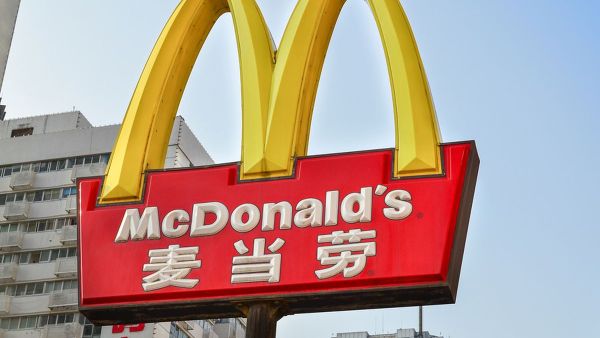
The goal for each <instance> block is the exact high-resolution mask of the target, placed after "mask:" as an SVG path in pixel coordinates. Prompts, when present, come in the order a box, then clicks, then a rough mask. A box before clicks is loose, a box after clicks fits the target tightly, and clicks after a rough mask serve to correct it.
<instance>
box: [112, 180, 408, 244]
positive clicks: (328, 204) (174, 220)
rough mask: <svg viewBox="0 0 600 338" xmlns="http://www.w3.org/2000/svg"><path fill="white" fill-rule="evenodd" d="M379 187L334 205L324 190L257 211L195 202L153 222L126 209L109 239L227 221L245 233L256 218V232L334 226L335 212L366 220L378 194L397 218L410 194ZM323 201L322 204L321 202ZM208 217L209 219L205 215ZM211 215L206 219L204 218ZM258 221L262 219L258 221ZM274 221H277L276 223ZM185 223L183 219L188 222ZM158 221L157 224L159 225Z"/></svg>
mask: <svg viewBox="0 0 600 338" xmlns="http://www.w3.org/2000/svg"><path fill="white" fill-rule="evenodd" d="M387 190H388V188H387V187H386V186H384V185H377V186H376V187H375V191H373V187H363V188H361V189H360V192H352V193H349V194H347V195H346V196H345V197H344V198H343V199H342V201H341V203H340V193H339V191H338V190H333V191H327V192H326V193H325V196H324V198H321V199H318V198H305V199H302V200H300V201H299V202H297V203H296V207H295V214H293V210H294V209H293V206H292V204H291V203H290V202H288V201H281V202H278V203H266V204H263V206H262V208H261V209H262V218H261V211H260V210H261V209H259V208H258V207H257V206H256V205H255V204H252V203H244V204H242V205H239V206H238V207H236V208H235V209H234V210H233V212H232V213H231V217H230V212H229V209H228V208H227V206H226V205H224V204H223V203H220V202H204V203H195V204H194V205H193V207H192V210H193V212H192V217H191V218H190V213H189V212H188V211H186V210H183V209H175V210H171V211H169V212H168V213H167V214H166V215H165V216H164V218H163V220H162V222H160V221H159V213H158V208H157V207H147V208H145V209H144V211H143V213H142V215H141V216H140V212H139V210H138V209H135V208H134V209H127V211H125V214H124V216H123V220H122V221H121V225H120V227H119V231H118V232H117V235H116V237H115V242H116V243H123V242H127V241H128V240H130V239H131V240H142V239H160V238H161V235H160V233H161V231H162V234H163V235H164V236H166V237H168V238H179V237H181V236H183V235H184V234H186V233H189V235H190V236H191V237H201V236H212V235H216V234H218V233H219V232H221V231H222V230H223V228H225V226H226V225H228V224H229V225H230V226H231V227H232V228H233V230H234V231H237V232H239V233H246V232H250V231H252V230H254V229H255V228H256V227H257V226H258V225H259V222H260V223H261V227H260V229H261V230H262V231H274V230H275V228H276V227H278V228H279V229H281V230H289V229H291V228H292V225H294V226H295V227H297V228H306V227H320V226H335V225H338V213H339V214H340V215H341V218H342V220H343V222H345V223H347V224H352V223H370V222H371V220H372V213H373V197H374V196H375V197H382V198H383V200H384V202H385V205H386V207H385V208H383V210H381V212H382V213H383V215H384V217H385V218H387V219H389V220H403V219H405V218H407V217H408V216H409V215H410V214H411V213H412V209H413V208H412V204H411V199H412V197H411V195H410V193H409V192H408V191H406V190H392V191H389V192H387ZM323 200H324V201H325V203H323ZM292 214H293V215H292ZM211 215H212V217H211ZM208 218H212V220H211V222H207V219H208ZM261 219H262V222H261ZM277 219H279V222H278V223H279V224H277ZM190 220H191V223H188V222H190ZM161 225H162V226H161Z"/></svg>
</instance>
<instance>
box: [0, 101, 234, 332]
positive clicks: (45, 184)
mask: <svg viewBox="0 0 600 338" xmlns="http://www.w3.org/2000/svg"><path fill="white" fill-rule="evenodd" d="M118 132H119V125H111V126H103V127H94V126H92V125H91V124H90V123H89V122H88V120H87V119H86V118H85V117H84V116H83V114H81V113H80V112H68V113H61V114H54V115H44V116H36V117H30V118H19V119H12V120H5V121H0V338H16V337H34V338H37V337H40V338H51V337H57V338H58V337H74V338H80V337H84V338H92V337H94V338H95V337H118V338H121V337H161V338H162V337H198V338H217V337H218V338H224V337H227V338H229V337H232V338H236V337H243V333H244V332H245V321H244V320H242V319H224V320H217V321H186V322H174V323H157V324H137V325H133V326H131V325H123V326H118V325H117V326H113V327H103V328H101V327H94V326H93V325H92V324H91V323H89V322H88V321H87V320H86V319H85V318H84V317H83V316H82V315H80V314H79V313H78V311H77V301H78V297H77V257H76V255H77V218H76V212H77V202H76V187H75V181H76V179H77V178H79V177H87V176H100V175H103V174H104V171H105V169H106V166H107V163H108V159H109V157H110V152H111V150H112V147H113V144H114V141H115V138H116V136H117V134H118ZM210 163H212V159H211V158H210V156H209V155H208V153H207V152H206V151H205V150H204V148H203V147H202V145H201V144H200V142H199V141H198V140H197V139H196V138H195V136H194V135H193V133H192V132H191V130H190V129H189V127H188V126H187V125H186V124H185V122H184V120H183V119H182V118H180V117H178V118H177V119H176V121H175V124H174V128H173V131H172V134H171V139H170V143H169V148H168V152H167V157H166V161H165V165H166V167H168V168H178V167H189V166H197V165H206V164H210ZM240 332H241V334H242V335H239V333H240Z"/></svg>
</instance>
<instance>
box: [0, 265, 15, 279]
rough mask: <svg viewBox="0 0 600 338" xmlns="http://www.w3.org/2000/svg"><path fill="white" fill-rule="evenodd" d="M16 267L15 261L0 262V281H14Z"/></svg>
mask: <svg viewBox="0 0 600 338" xmlns="http://www.w3.org/2000/svg"><path fill="white" fill-rule="evenodd" d="M18 268H19V267H18V265H17V263H16V262H12V263H4V264H0V283H7V282H14V281H15V280H16V279H17V269H18Z"/></svg>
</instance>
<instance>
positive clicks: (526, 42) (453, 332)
mask: <svg viewBox="0 0 600 338" xmlns="http://www.w3.org/2000/svg"><path fill="white" fill-rule="evenodd" d="M258 2H259V3H260V5H261V8H262V9H263V12H264V15H265V17H266V20H267V22H268V23H269V26H270V27H271V30H272V33H273V36H274V37H275V40H276V41H279V39H280V37H281V35H282V33H283V30H284V28H285V24H286V22H287V19H288V17H289V14H290V13H291V10H292V8H293V6H294V3H295V1H293V0H262V1H258ZM402 3H403V4H404V6H405V9H406V11H407V14H408V16H409V19H410V21H411V23H412V25H413V29H414V32H415V36H416V38H417V42H418V44H419V47H420V50H421V55H422V58H423V62H424V64H425V68H426V71H427V74H428V77H429V82H430V85H431V90H432V93H433V97H434V101H435V104H436V108H437V113H438V118H439V122H440V128H441V130H442V134H443V138H444V141H446V142H450V141H460V140H469V139H474V140H476V141H477V145H478V149H479V153H480V157H481V168H480V176H479V181H478V186H477V191H476V196H475V201H474V206H473V213H472V218H471V224H470V229H469V236H468V239H467V246H466V251H465V257H464V261H463V270H462V275H461V281H460V288H459V294H458V301H457V303H456V304H455V305H446V306H432V307H427V308H426V309H425V328H426V329H428V330H430V331H431V332H432V333H435V334H439V333H440V332H441V333H443V334H444V336H445V337H454V338H478V337H481V336H486V337H498V338H504V337H524V336H544V337H571V336H573V337H577V336H589V337H591V336H595V335H597V334H598V332H600V322H599V321H598V315H599V314H600V310H599V307H598V303H600V291H598V286H597V283H598V282H597V281H598V280H600V263H599V259H600V243H599V241H600V220H599V216H598V215H599V214H598V210H599V209H600V197H599V196H598V191H599V190H600V174H599V172H598V167H599V165H600V160H599V159H598V157H599V156H598V155H599V151H598V145H599V144H600V109H599V108H598V100H599V97H600V94H599V92H600V91H599V88H600V83H599V81H600V80H599V79H600V62H599V61H598V60H600V43H599V39H598V37H599V36H600V20H598V17H600V2H598V1H588V0H570V1H558V0H528V1H516V0H505V1H499V0H488V1H481V0H456V1H441V0H437V1H434V0H419V1H417V0H403V1H402ZM176 4H177V1H176V0H128V1H117V0H104V1H75V0H53V1H34V0H23V1H22V4H21V10H20V13H19V18H18V22H17V28H16V32H15V36H14V40H13V46H12V50H11V56H10V59H9V64H8V67H7V73H6V77H5V80H4V88H3V92H2V96H3V101H2V102H3V104H7V105H8V107H7V111H8V115H7V118H15V117H20V116H29V115H38V114H47V113H53V112H61V111H67V110H71V109H73V107H76V109H78V110H81V111H82V112H83V113H84V114H85V115H86V116H87V117H88V118H89V119H90V120H91V122H92V123H94V124H96V125H103V124H113V123H119V122H120V120H121V119H122V117H123V114H124V112H125V109H126V108H127V104H128V102H129V99H130V96H131V94H132V92H133V89H134V86H135V84H136V82H137V80H138V77H139V75H140V72H141V70H142V68H143V66H144V63H145V61H146V59H147V57H148V55H149V53H150V50H151V48H152V46H153V44H154V41H155V40H156V38H157V36H158V34H159V33H160V30H161V29H162V27H163V25H164V23H165V22H166V19H167V18H168V16H169V15H170V14H171V11H172V9H173V8H174V7H175V6H176ZM237 67H238V64H237V52H236V47H235V40H234V33H233V29H232V27H231V19H230V18H229V17H228V16H224V17H223V18H222V19H221V20H220V21H219V22H218V23H217V25H216V27H215V30H214V31H213V32H212V33H211V36H210V37H209V39H208V41H207V43H206V45H205V48H204V50H203V52H202V53H201V56H200V58H199V60H198V63H197V65H196V67H195V68H194V72H193V74H192V77H191V79H190V82H189V84H188V87H187V89H186V92H185V95H184V99H183V101H182V104H181V107H180V113H181V114H182V115H183V116H184V117H185V118H186V120H187V122H188V123H189V124H190V125H191V126H192V128H193V130H194V131H195V132H196V134H197V136H198V138H199V139H200V141H201V142H202V143H203V144H204V145H205V146H206V148H207V150H208V151H209V152H210V153H211V155H212V156H213V158H215V159H216V160H217V162H228V161H237V160H239V154H240V151H239V145H240V135H241V127H240V110H241V109H240V88H239V87H240V85H239V72H238V69H237ZM392 119H393V117H392V105H391V95H390V89H389V84H388V81H387V73H386V67H385V61H384V56H383V51H382V47H381V44H380V42H379V38H378V34H377V30H376V27H375V24H374V21H373V19H372V16H371V14H370V13H369V11H368V8H367V6H366V5H365V3H364V2H363V1H362V0H348V3H347V6H346V8H345V9H344V11H343V13H342V16H341V18H340V21H339V24H338V26H337V28H336V31H335V32H334V36H333V40H332V44H331V48H330V52H329V54H328V57H327V60H326V63H325V67H324V74H323V78H322V80H321V85H320V89H319V94H318V97H317V102H316V106H315V112H314V119H313V128H312V134H311V141H310V149H309V151H310V153H311V154H321V153H330V152H339V151H348V150H359V149H371V148H381V147H391V146H393V142H394V137H393V126H392ZM416 326H417V310H416V309H415V308H408V309H388V310H377V311H355V312H343V313H325V314H314V315H296V316H290V317H286V318H284V319H283V320H282V321H280V324H279V327H278V336H279V337H291V338H300V337H329V335H330V334H331V333H334V332H341V331H352V330H356V331H365V330H367V331H371V333H377V332H381V331H389V332H391V331H394V330H395V329H396V328H399V327H416Z"/></svg>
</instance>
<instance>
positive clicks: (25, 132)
mask: <svg viewBox="0 0 600 338" xmlns="http://www.w3.org/2000/svg"><path fill="white" fill-rule="evenodd" d="M29 135H33V127H30V128H21V129H13V130H12V132H11V133H10V137H21V136H29Z"/></svg>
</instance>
